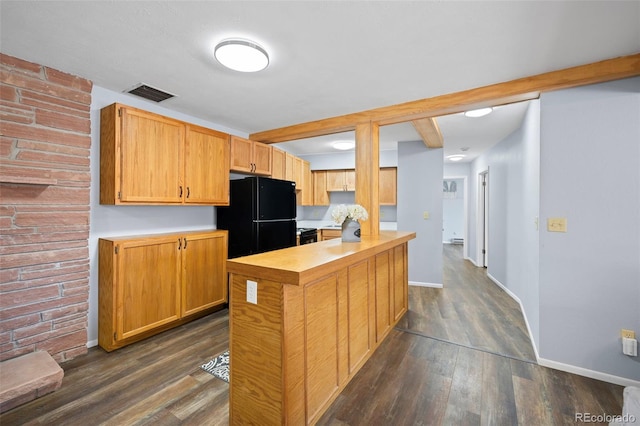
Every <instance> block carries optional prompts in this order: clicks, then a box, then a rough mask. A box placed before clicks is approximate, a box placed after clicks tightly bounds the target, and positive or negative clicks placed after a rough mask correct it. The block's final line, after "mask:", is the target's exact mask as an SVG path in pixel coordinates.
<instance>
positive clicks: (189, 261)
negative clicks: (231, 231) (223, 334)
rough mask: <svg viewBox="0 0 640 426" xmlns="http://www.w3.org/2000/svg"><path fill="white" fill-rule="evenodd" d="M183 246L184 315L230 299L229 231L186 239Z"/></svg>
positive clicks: (182, 312)
mask: <svg viewBox="0 0 640 426" xmlns="http://www.w3.org/2000/svg"><path fill="white" fill-rule="evenodd" d="M183 241H184V244H183V249H182V310H181V314H182V316H187V315H192V314H195V313H197V312H200V311H203V310H205V309H208V308H211V307H214V306H217V305H220V304H223V303H226V301H227V283H226V278H227V268H226V263H227V256H226V253H227V234H226V233H218V234H215V235H211V234H201V235H192V236H189V237H185V238H184V240H183Z"/></svg>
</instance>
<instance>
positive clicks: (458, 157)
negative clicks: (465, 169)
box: [447, 154, 465, 161]
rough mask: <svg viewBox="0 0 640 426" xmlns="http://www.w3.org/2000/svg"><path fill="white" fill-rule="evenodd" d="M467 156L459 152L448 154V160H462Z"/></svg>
mask: <svg viewBox="0 0 640 426" xmlns="http://www.w3.org/2000/svg"><path fill="white" fill-rule="evenodd" d="M464 157H465V156H464V155H462V154H458V155H447V160H449V161H460V160H462V159H463V158H464Z"/></svg>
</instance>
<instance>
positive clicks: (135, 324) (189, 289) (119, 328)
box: [98, 230, 228, 351]
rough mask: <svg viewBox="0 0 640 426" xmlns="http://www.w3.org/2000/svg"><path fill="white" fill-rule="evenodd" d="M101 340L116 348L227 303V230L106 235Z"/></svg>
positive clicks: (103, 242)
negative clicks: (132, 236) (126, 235)
mask: <svg viewBox="0 0 640 426" xmlns="http://www.w3.org/2000/svg"><path fill="white" fill-rule="evenodd" d="M98 251H99V253H98V255H99V271H98V279H99V289H98V344H99V345H100V346H101V347H102V348H103V349H105V350H106V351H112V350H114V349H118V348H120V347H123V346H126V345H128V344H131V343H134V342H136V341H138V340H142V339H144V338H147V337H149V336H152V335H153V334H157V333H159V332H161V331H164V330H167V329H169V328H172V327H175V326H177V325H180V324H183V323H185V322H187V321H191V320H192V319H195V318H197V317H199V316H202V315H206V314H207V313H210V312H213V311H214V310H215V309H216V308H217V307H219V308H222V307H224V304H225V303H227V300H228V298H227V272H226V262H227V231H223V230H220V231H202V232H197V231H195V232H188V233H180V234H165V235H148V236H142V237H135V238H131V237H116V238H109V239H106V238H104V239H103V238H101V239H100V240H99V242H98Z"/></svg>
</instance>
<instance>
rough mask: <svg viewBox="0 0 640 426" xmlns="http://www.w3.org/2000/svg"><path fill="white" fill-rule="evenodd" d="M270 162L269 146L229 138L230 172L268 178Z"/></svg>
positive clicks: (270, 152) (235, 137) (238, 138)
mask: <svg viewBox="0 0 640 426" xmlns="http://www.w3.org/2000/svg"><path fill="white" fill-rule="evenodd" d="M271 161H272V147H271V146H270V145H267V144H263V143H260V142H256V141H252V140H249V139H245V138H241V137H239V136H231V162H230V169H231V171H234V172H241V173H251V174H256V175H266V176H270V175H271Z"/></svg>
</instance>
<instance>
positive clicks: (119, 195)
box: [118, 191, 122, 200]
mask: <svg viewBox="0 0 640 426" xmlns="http://www.w3.org/2000/svg"><path fill="white" fill-rule="evenodd" d="M118 200H122V194H121V193H120V191H118Z"/></svg>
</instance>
